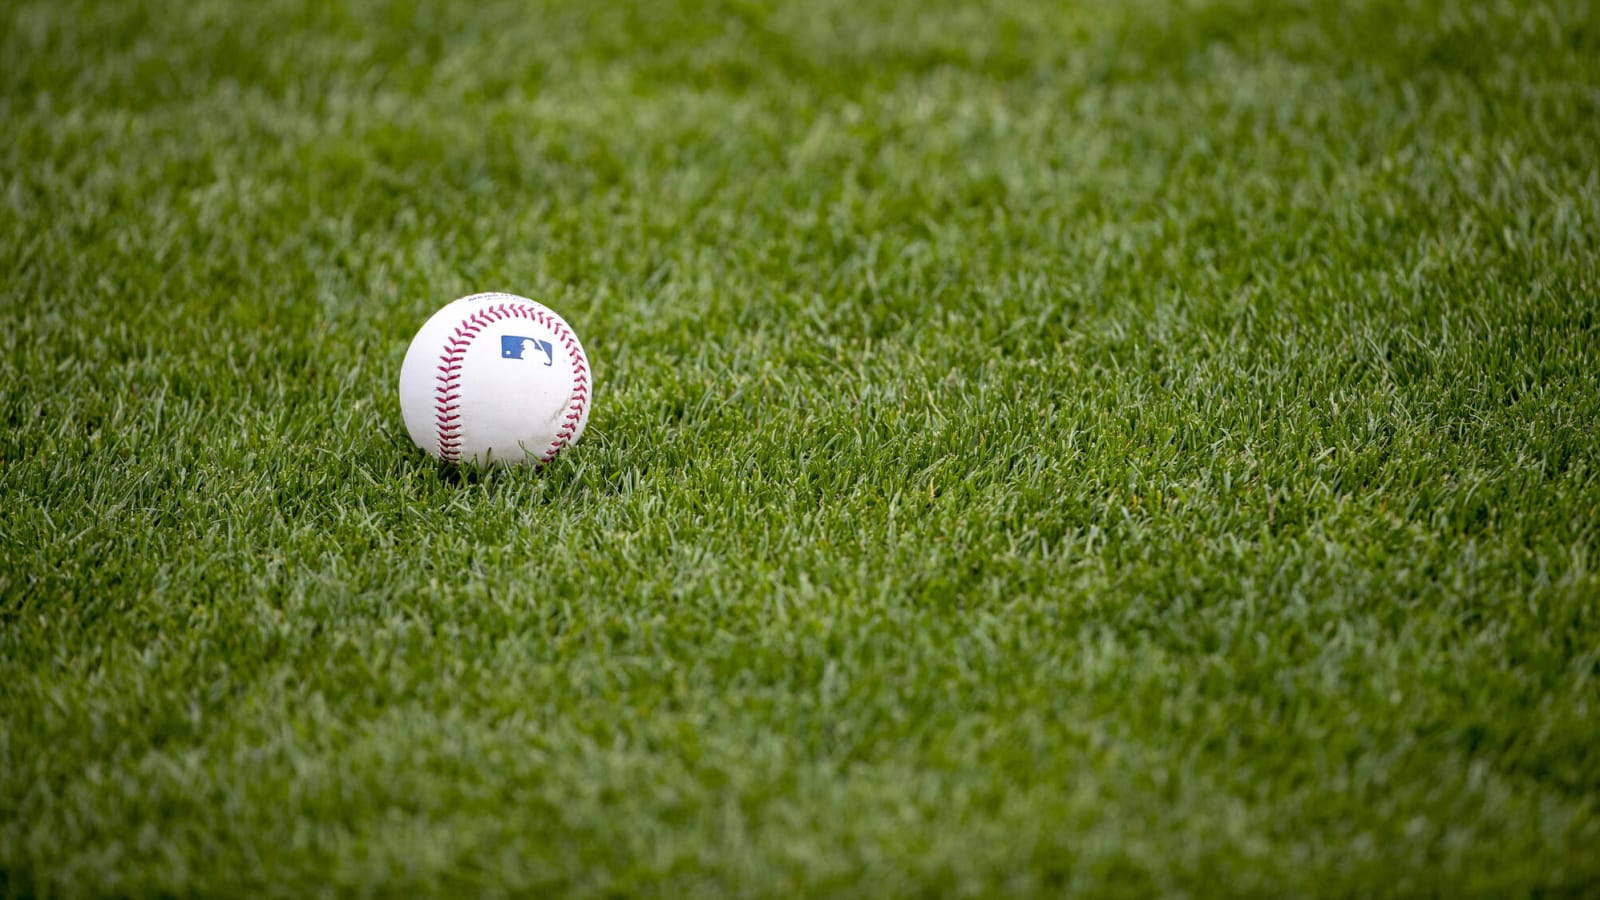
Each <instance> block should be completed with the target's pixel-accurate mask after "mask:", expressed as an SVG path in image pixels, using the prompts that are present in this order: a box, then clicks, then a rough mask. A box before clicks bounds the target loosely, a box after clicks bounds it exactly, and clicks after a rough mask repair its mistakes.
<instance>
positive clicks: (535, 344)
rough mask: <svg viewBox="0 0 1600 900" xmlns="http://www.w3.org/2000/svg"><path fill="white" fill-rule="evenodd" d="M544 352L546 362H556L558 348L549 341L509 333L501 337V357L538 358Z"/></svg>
mask: <svg viewBox="0 0 1600 900" xmlns="http://www.w3.org/2000/svg"><path fill="white" fill-rule="evenodd" d="M540 353H543V354H544V364H545V365H547V366H549V365H554V364H555V361H556V360H555V353H556V348H555V347H554V346H553V345H552V344H551V343H550V342H549V341H536V340H534V339H533V338H531V337H518V336H517V335H514V334H508V335H505V336H503V337H501V338H500V358H501V359H538V358H539V354H540Z"/></svg>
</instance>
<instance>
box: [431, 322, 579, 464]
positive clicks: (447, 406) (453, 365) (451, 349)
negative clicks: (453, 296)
mask: <svg viewBox="0 0 1600 900" xmlns="http://www.w3.org/2000/svg"><path fill="white" fill-rule="evenodd" d="M505 318H520V319H530V320H532V321H534V322H538V323H539V324H540V325H543V326H544V327H545V328H548V329H549V330H550V331H551V332H552V334H553V335H554V337H555V338H556V339H557V340H559V341H560V342H561V345H562V346H563V347H566V348H567V352H568V355H569V356H570V357H571V358H572V395H571V400H570V401H569V402H568V404H567V415H566V418H565V419H564V420H563V421H564V422H565V423H566V424H564V425H562V426H561V429H560V430H559V431H557V432H556V436H555V438H554V439H553V440H551V442H550V446H549V447H547V448H545V451H544V452H543V453H541V454H540V455H539V464H540V465H545V464H547V463H549V462H550V461H551V460H553V459H555V458H556V456H558V455H559V454H560V453H561V451H563V450H565V449H567V448H568V447H570V446H571V445H572V436H573V435H574V434H576V433H577V431H578V423H579V422H581V421H582V420H583V416H584V410H585V409H586V408H587V407H588V405H589V362H588V360H587V359H585V358H584V355H583V348H582V347H581V346H580V345H579V344H578V337H577V335H575V334H573V333H572V330H571V329H569V328H568V327H567V326H566V323H564V322H562V321H561V320H560V319H558V318H553V317H552V316H550V315H546V314H545V312H544V310H543V309H540V308H538V307H532V306H523V305H521V304H518V303H497V304H495V305H494V306H486V307H484V308H483V309H480V310H477V311H476V312H474V313H473V314H472V315H471V316H468V317H467V319H466V320H465V321H463V322H461V323H460V324H458V325H457V326H456V329H455V332H454V333H453V334H452V335H451V337H450V340H449V341H448V342H447V344H446V346H445V348H444V352H443V353H441V354H439V366H438V369H439V371H440V372H441V373H442V374H440V375H439V376H438V377H437V378H435V379H434V381H435V382H436V384H437V385H438V386H437V387H436V388H435V389H434V419H435V421H436V422H437V424H438V426H439V427H438V444H439V456H440V458H441V459H446V460H449V461H450V462H457V461H459V460H460V459H461V423H460V422H459V421H458V420H459V419H460V418H461V413H460V409H461V390H460V388H461V366H462V360H463V359H465V358H466V355H467V349H468V348H469V347H471V346H472V342H473V340H474V339H476V338H477V337H478V334H479V333H480V332H481V331H482V330H483V328H484V326H486V325H488V324H490V323H491V322H498V321H500V320H501V319H505Z"/></svg>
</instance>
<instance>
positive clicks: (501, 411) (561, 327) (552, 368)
mask: <svg viewBox="0 0 1600 900" xmlns="http://www.w3.org/2000/svg"><path fill="white" fill-rule="evenodd" d="M592 393H593V388H592V385H591V379H590V375H589V358H588V357H587V356H584V354H583V346H582V345H580V344H579V343H578V336H577V335H576V334H573V332H572V328H571V327H570V326H568V325H567V323H566V320H564V319H562V318H561V317H560V316H558V315H556V314H555V313H554V312H552V311H551V310H550V309H549V308H548V307H546V306H544V305H543V304H540V303H535V302H534V301H532V300H529V299H528V298H527V297H518V296H517V295H515V294H473V295H472V296H470V297H462V298H461V299H460V300H456V301H453V302H451V303H449V304H448V305H446V306H445V307H444V308H443V309H441V310H439V311H438V312H436V313H434V314H433V317H432V318H430V319H428V321H427V322H425V323H424V324H423V326H422V330H421V331H418V332H417V336H416V337H415V338H412V340H411V348H410V349H409V350H407V351H406V360H405V362H404V363H403V364H402V365H401V367H400V414H401V415H402V416H403V417H404V418H405V420H406V431H408V432H410V433H411V440H413V441H415V442H416V444H417V446H418V447H421V448H422V449H423V450H426V451H428V452H429V453H431V454H432V455H434V456H436V457H438V458H439V459H443V460H447V461H449V462H474V463H486V462H497V463H512V464H514V463H533V464H535V465H541V464H543V463H547V462H549V461H550V460H552V459H555V457H556V456H557V455H558V454H560V453H561V452H562V451H563V450H565V449H567V448H568V447H570V446H572V445H573V444H575V443H577V442H578V438H579V437H582V436H583V426H584V425H585V424H587V423H588V421H589V401H590V398H591V396H592Z"/></svg>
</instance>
